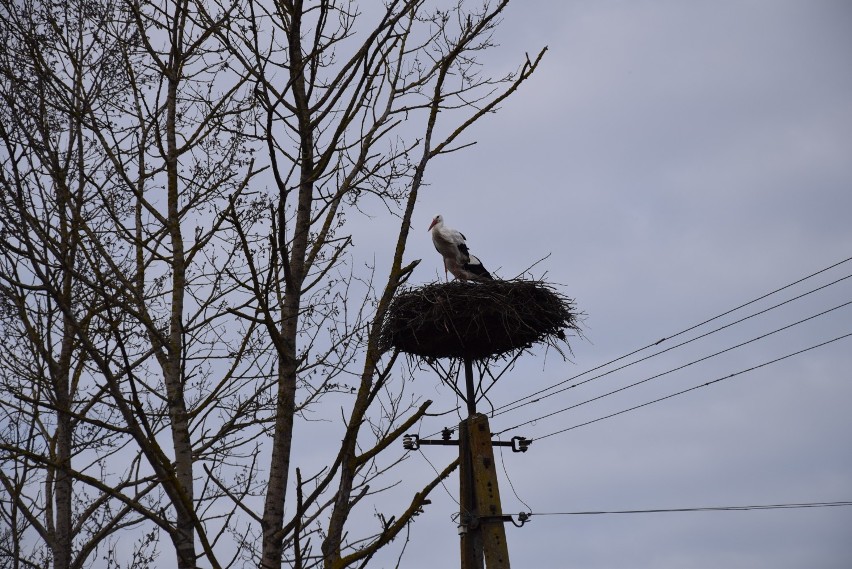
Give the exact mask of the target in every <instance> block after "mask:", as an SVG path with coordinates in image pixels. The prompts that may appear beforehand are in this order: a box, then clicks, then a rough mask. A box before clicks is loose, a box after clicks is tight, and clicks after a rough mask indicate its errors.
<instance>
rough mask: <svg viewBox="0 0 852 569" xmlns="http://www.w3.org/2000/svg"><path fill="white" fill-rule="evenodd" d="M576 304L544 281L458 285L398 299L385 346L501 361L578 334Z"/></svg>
mask: <svg viewBox="0 0 852 569" xmlns="http://www.w3.org/2000/svg"><path fill="white" fill-rule="evenodd" d="M578 318H579V314H578V313H577V312H576V310H575V306H574V302H573V300H571V299H569V298H566V297H565V296H563V295H561V294H559V293H558V292H556V291H555V290H554V289H553V288H552V287H551V286H549V285H547V284H545V283H543V282H539V281H526V280H508V281H503V280H495V281H486V282H480V283H470V282H461V281H453V282H450V283H436V284H430V285H426V286H422V287H418V288H411V289H408V290H406V291H404V292H401V293H399V294H398V295H397V296H396V298H394V300H393V302H392V303H391V306H390V308H389V310H388V314H387V316H386V318H385V321H384V323H383V326H382V336H381V343H382V346H383V347H384V348H385V349H391V348H396V349H399V350H400V351H402V352H405V353H408V354H413V355H417V356H421V357H423V358H470V359H472V360H482V359H497V358H500V357H503V356H506V355H509V354H511V353H513V352H515V353H516V352H519V351H521V350H525V349H528V348H530V347H532V345H533V344H537V343H546V344H549V345H551V346H553V347H556V348H557V349H559V346H558V344H559V342H562V343H565V344H566V345H567V342H566V330H567V331H573V332H577V333H579V330H580V329H579V324H578Z"/></svg>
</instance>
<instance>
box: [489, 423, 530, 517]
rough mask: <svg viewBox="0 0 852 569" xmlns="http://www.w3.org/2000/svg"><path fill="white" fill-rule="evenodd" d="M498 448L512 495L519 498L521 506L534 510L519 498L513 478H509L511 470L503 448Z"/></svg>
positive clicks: (498, 438)
mask: <svg viewBox="0 0 852 569" xmlns="http://www.w3.org/2000/svg"><path fill="white" fill-rule="evenodd" d="M497 440H498V441H499V440H500V437H499V436H498V437H497ZM497 448H498V449H500V450H499V452H500V463H501V464H502V465H503V474H505V475H506V480H507V481H508V482H509V488H511V489H512V494H514V495H515V498H517V499H518V501H519V502H520V503H521V504H523V505H524V506H526V507H527V509H528V510H532V508H530V505H529V504H527V503H526V502H525V501H524V500H523V499H522V498H521V497H520V496H518V492H517V490H515V484H514V483H513V482H512V477H511V476H509V470H508V469H507V468H506V461H505V460H504V458H503V447H502V446H498V447H497Z"/></svg>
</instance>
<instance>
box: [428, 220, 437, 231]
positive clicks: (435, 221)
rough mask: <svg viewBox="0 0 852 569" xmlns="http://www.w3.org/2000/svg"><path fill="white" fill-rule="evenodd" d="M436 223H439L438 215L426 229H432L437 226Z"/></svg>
mask: <svg viewBox="0 0 852 569" xmlns="http://www.w3.org/2000/svg"><path fill="white" fill-rule="evenodd" d="M436 223H438V218H437V217H436V218H435V219H433V220H432V223H430V224H429V229H427V230H426V231H432V228H433V227H435V224H436Z"/></svg>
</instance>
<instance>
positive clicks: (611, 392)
mask: <svg viewBox="0 0 852 569" xmlns="http://www.w3.org/2000/svg"><path fill="white" fill-rule="evenodd" d="M850 304H852V300H850V301H847V302H844V303H843V304H840V305H838V306H835V307H834V308H829V309H828V310H824V311H822V312H820V313H818V314H814V315H812V316H808V317H807V318H803V319H801V320H798V321H796V322H793V323H792V324H788V325H786V326H782V327H781V328H776V329H775V330H772V331H771V332H767V333H765V334H761V335H760V336H756V337H754V338H752V339H750V340H746V341H745V342H740V343H739V344H736V345H734V346H730V347H728V348H725V349H724V350H719V351H718V352H715V353H712V354H710V355H708V356H703V357H701V358H698V359H696V360H692V361H691V362H688V363H685V364H683V365H679V366H677V367H675V368H672V369H669V370H666V371H664V372H661V373H658V374H655V375H652V376H650V377H646V378H645V379H640V380H639V381H635V382H633V383H631V384H629V385H625V386H624V387H619V388H618V389H613V390H612V391H609V392H607V393H604V394H602V395H598V396H597V397H592V398H591V399H587V400H585V401H581V402H579V403H574V404H573V405H569V406H568V407H564V408H562V409H559V410H557V411H551V412H550V413H547V414H545V415H542V416H540V417H537V418H535V419H530V420H528V421H524V422H523V423H520V424H518V425H515V426H514V427H509V428H508V429H504V430H503V431H500V432H501V433H502V432H505V431H510V430H512V429H516V428H518V427H521V426H524V425H528V424H530V423H534V422H535V421H540V420H541V419H546V418H548V417H552V416H554V415H558V414H560V413H564V412H565V411H570V410H571V409H576V408H577V407H580V406H582V405H585V404H586V403H591V402H593V401H597V400H599V399H603V398H604V397H609V396H610V395H614V394H616V393H620V392H622V391H626V390H628V389H630V388H632V387H636V386H637V385H642V384H643V383H647V382H649V381H651V380H653V379H658V378H660V377H663V376H664V375H668V374H670V373H674V372H676V371H680V370H682V369H685V368H687V367H689V366H691V365H695V364H697V363H700V362H703V361H706V360H709V359H710V358H713V357H716V356H718V355H721V354H724V353H727V352H730V351H732V350H736V349H737V348H742V347H743V346H747V345H749V344H751V343H753V342H756V341H758V340H762V339H764V338H768V337H769V336H772V335H773V334H777V333H778V332H782V331H784V330H787V329H789V328H792V327H794V326H798V325H800V324H803V323H805V322H808V321H809V320H813V319H814V318H818V317H820V316H824V315H826V314H828V313H830V312H833V311H835V310H838V309H840V308H843V307H845V306H849V305H850Z"/></svg>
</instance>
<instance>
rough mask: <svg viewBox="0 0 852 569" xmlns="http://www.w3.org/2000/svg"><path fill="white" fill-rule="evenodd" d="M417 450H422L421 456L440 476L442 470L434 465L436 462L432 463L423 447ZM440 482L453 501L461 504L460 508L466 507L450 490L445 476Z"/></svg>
mask: <svg viewBox="0 0 852 569" xmlns="http://www.w3.org/2000/svg"><path fill="white" fill-rule="evenodd" d="M417 450H419V451H420V456H422V457H423V459H424V460H425V461H426V462H428V463H429V466H431V467H432V470H434V471H435V474H437V475H438V476H440V475H441V473H440V472H438V469H437V468H435V465H434V464H432V461H431V460H429V457H427V456H426V455H425V454H424V453H423V449H417ZM440 482H441V486H443V487H444V491H446V493H447V495H449V497H450V498H452V500H453V502H455V503H456V504H458V506H459V508H460V509H464V508H462V505H461V503H460V502H459V501H458V500H456V497H455V496H453V493H452V492H450V489H449V488H447V485H446V484H444V479H443V478H442V479H441V480H440Z"/></svg>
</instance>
